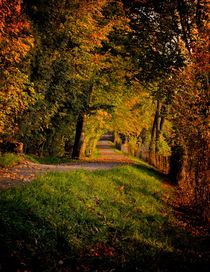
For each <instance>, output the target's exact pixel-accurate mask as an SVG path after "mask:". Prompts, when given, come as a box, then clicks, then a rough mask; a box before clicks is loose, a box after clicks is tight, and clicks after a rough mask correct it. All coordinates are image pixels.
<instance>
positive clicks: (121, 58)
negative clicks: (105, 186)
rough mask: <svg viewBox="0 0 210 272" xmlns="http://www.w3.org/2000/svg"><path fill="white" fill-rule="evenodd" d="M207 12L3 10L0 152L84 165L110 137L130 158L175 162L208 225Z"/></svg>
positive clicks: (93, 7)
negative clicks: (14, 145)
mask: <svg viewBox="0 0 210 272" xmlns="http://www.w3.org/2000/svg"><path fill="white" fill-rule="evenodd" d="M208 12H209V3H208V1H204V0H193V1H188V0H176V1H172V0H158V1H155V0H152V1H151V0H150V1H149V0H134V1H127V0H96V1H90V0H84V1H79V0H73V1H72V0H61V1H55V0H52V1H47V0H32V1H28V0H24V1H21V0H13V1H11V0H1V1H0V18H1V20H0V63H1V70H0V141H1V143H2V142H8V141H11V139H13V140H14V139H15V140H18V141H21V142H22V143H23V144H24V152H26V153H34V154H37V155H40V156H45V155H55V156H64V155H66V154H68V155H70V156H72V157H73V158H80V157H81V156H85V155H88V156H90V155H91V154H93V151H94V148H95V146H96V142H97V140H98V138H99V137H100V135H101V134H103V133H104V132H106V131H111V132H112V133H113V134H114V135H115V140H116V142H120V143H122V142H124V141H126V142H127V143H128V144H130V147H131V146H132V148H131V150H133V151H132V153H135V154H136V153H138V152H139V151H140V150H144V151H147V152H149V154H150V155H151V154H158V155H163V156H169V155H171V175H172V176H173V179H174V180H175V181H176V182H179V183H180V184H183V188H184V187H186V188H185V190H186V191H187V192H189V191H190V192H192V198H193V199H194V201H195V202H196V203H197V205H198V206H199V207H202V209H201V210H202V211H201V212H202V213H203V215H204V217H205V216H206V215H205V213H206V210H207V206H208V203H207V202H208V196H207V195H208V192H207V190H208V189H207V187H208V177H207V176H208V175H207V172H208V159H209V157H208V151H209V132H208V129H209V52H208V46H209V22H208ZM3 151H4V150H3ZM134 151H135V152H134ZM137 151H138V152H137ZM177 162H181V163H177ZM186 180H188V183H186ZM182 181H183V182H182ZM203 207H204V208H203Z"/></svg>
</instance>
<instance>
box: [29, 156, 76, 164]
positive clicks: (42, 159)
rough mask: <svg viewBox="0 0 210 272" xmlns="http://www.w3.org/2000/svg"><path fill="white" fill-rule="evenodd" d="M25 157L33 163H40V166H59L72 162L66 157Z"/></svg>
mask: <svg viewBox="0 0 210 272" xmlns="http://www.w3.org/2000/svg"><path fill="white" fill-rule="evenodd" d="M25 157H26V158H27V159H28V160H30V161H32V162H35V163H41V164H60V163H66V162H72V161H73V160H71V159H70V158H66V157H62V158H60V157H53V156H48V157H38V156H36V155H25Z"/></svg>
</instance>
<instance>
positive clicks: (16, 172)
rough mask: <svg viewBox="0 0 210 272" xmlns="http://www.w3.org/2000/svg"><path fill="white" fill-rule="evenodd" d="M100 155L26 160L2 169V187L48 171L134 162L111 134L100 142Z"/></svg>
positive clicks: (0, 172)
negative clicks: (51, 160)
mask: <svg viewBox="0 0 210 272" xmlns="http://www.w3.org/2000/svg"><path fill="white" fill-rule="evenodd" d="M97 149H98V151H99V157H98V158H97V159H94V160H89V161H78V162H70V163H62V164H56V165H55V164H36V163H32V162H28V161H26V162H25V163H23V164H19V165H17V166H14V167H11V168H3V169H0V189H7V188H11V187H15V186H18V185H24V184H27V183H28V182H30V181H32V180H33V179H35V178H36V177H37V176H38V175H40V174H43V173H46V172H56V171H58V172H67V171H72V170H78V169H85V170H92V171H94V170H100V169H104V170H106V169H111V168H113V167H116V166H119V165H122V164H133V161H132V160H131V159H129V158H128V157H127V156H126V155H124V154H122V153H120V152H118V151H116V150H115V149H114V147H113V144H112V143H111V142H110V141H109V136H104V137H102V138H101V140H100V141H99V142H98V145H97Z"/></svg>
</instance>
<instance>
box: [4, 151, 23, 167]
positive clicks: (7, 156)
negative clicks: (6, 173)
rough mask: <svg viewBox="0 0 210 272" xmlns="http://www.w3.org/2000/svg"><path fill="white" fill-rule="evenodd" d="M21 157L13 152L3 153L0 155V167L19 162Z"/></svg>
mask: <svg viewBox="0 0 210 272" xmlns="http://www.w3.org/2000/svg"><path fill="white" fill-rule="evenodd" d="M22 160H23V158H22V157H21V156H19V155H17V154H14V153H4V154H3V155H2V156H0V167H11V166H14V165H16V164H19V163H20V162H21V161H22Z"/></svg>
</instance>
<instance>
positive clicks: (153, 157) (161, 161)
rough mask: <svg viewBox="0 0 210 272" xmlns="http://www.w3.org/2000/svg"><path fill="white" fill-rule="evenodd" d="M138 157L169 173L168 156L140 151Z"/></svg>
mask: <svg viewBox="0 0 210 272" xmlns="http://www.w3.org/2000/svg"><path fill="white" fill-rule="evenodd" d="M138 157H139V158H141V159H142V160H144V161H146V162H148V163H149V164H150V165H153V166H154V167H156V168H157V169H159V170H160V171H161V172H163V173H165V174H169V171H170V157H167V156H162V155H158V154H156V153H154V152H149V151H140V152H139V154H138Z"/></svg>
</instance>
